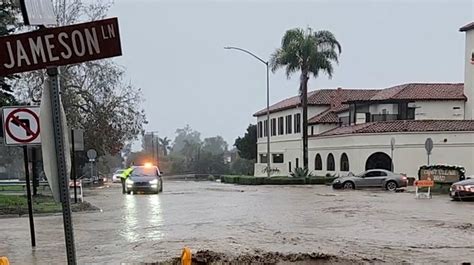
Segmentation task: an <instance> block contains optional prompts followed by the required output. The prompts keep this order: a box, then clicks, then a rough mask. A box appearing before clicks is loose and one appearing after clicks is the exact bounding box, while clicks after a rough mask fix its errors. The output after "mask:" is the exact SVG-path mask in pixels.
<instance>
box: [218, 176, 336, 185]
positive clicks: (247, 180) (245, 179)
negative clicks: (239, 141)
mask: <svg viewBox="0 0 474 265" xmlns="http://www.w3.org/2000/svg"><path fill="white" fill-rule="evenodd" d="M334 179H335V178H334V177H312V178H290V177H270V178H268V177H254V176H223V177H222V178H221V182H222V183H230V184H240V185H305V184H316V185H325V184H330V183H332V181H333V180H334Z"/></svg>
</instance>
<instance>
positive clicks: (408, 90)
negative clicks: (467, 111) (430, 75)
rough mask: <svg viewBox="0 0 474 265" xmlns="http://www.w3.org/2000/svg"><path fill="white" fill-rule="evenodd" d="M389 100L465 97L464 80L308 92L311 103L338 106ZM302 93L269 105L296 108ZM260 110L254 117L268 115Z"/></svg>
mask: <svg viewBox="0 0 474 265" xmlns="http://www.w3.org/2000/svg"><path fill="white" fill-rule="evenodd" d="M390 100H466V96H465V95H464V84H462V83H410V84H403V85H398V86H394V87H390V88H386V89H343V88H338V89H321V90H315V91H311V92H308V105H330V106H331V107H338V106H340V105H341V104H343V103H345V102H361V101H365V102H367V101H390ZM299 105H300V98H299V96H296V97H291V98H288V99H285V100H282V101H280V102H278V103H276V104H273V105H272V106H270V112H271V113H273V112H277V111H281V110H285V109H291V108H296V107H298V106H299ZM266 111H267V110H266V109H263V110H260V111H259V112H257V113H255V114H254V116H261V115H265V114H266Z"/></svg>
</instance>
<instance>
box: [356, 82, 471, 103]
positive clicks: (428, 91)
mask: <svg viewBox="0 0 474 265" xmlns="http://www.w3.org/2000/svg"><path fill="white" fill-rule="evenodd" d="M387 100H466V96H465V95H464V84H462V83H454V84H452V83H410V84H404V85H398V86H394V87H390V88H387V89H383V90H381V91H380V92H379V93H377V94H376V95H375V96H373V97H372V98H370V101H387ZM356 101H364V100H354V99H351V100H349V101H348V102H356Z"/></svg>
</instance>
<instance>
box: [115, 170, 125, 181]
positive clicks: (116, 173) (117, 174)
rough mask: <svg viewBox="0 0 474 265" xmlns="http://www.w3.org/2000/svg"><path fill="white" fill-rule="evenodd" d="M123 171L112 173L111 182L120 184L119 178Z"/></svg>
mask: <svg viewBox="0 0 474 265" xmlns="http://www.w3.org/2000/svg"><path fill="white" fill-rule="evenodd" d="M124 171H125V169H119V170H117V171H115V172H114V174H113V175H112V182H114V183H115V182H120V176H121V175H122V173H123V172H124Z"/></svg>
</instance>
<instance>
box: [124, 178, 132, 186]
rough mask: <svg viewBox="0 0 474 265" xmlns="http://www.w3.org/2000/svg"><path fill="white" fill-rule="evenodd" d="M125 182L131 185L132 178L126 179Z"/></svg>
mask: <svg viewBox="0 0 474 265" xmlns="http://www.w3.org/2000/svg"><path fill="white" fill-rule="evenodd" d="M125 183H127V184H129V185H131V184H133V180H131V179H127V180H126V181H125Z"/></svg>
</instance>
